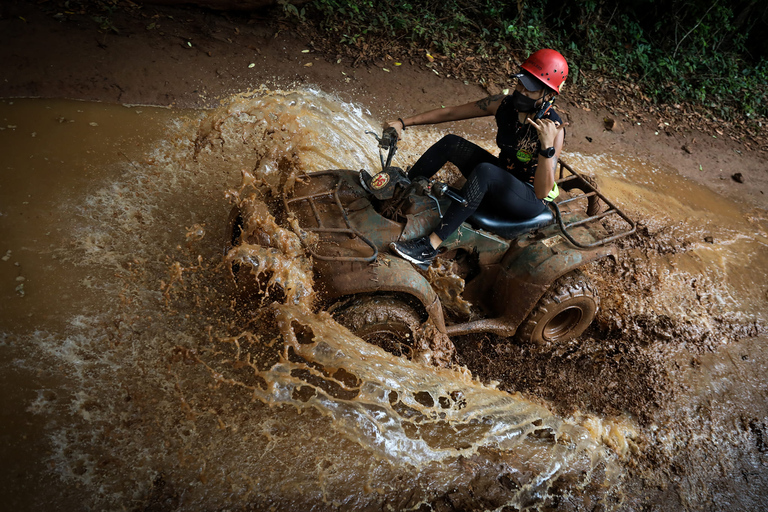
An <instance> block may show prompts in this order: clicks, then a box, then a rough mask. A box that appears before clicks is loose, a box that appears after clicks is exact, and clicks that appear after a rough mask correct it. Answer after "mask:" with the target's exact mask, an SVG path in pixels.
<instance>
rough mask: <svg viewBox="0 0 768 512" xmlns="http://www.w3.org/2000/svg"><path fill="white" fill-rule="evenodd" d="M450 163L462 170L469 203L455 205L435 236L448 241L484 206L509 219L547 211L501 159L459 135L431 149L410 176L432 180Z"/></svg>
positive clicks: (411, 177)
mask: <svg viewBox="0 0 768 512" xmlns="http://www.w3.org/2000/svg"><path fill="white" fill-rule="evenodd" d="M446 162H451V163H452V164H454V165H455V166H456V167H458V168H459V171H461V174H462V175H464V177H465V178H466V179H467V182H466V183H465V184H464V186H463V187H462V189H461V195H462V197H464V198H465V199H466V200H467V202H468V203H469V204H468V205H467V206H462V205H461V204H459V203H456V202H452V203H451V206H450V207H449V208H448V211H447V212H446V213H445V215H444V216H443V220H442V221H441V222H440V226H438V228H437V229H436V230H435V234H436V235H437V236H438V237H440V240H445V239H446V238H448V237H449V236H450V235H451V233H453V232H454V231H456V230H457V229H458V228H459V226H460V225H461V223H462V222H464V221H466V220H467V219H468V218H469V217H470V216H471V215H472V214H473V213H475V211H476V210H477V208H478V207H479V206H480V203H481V202H482V203H483V208H487V209H489V210H491V211H493V212H494V213H497V214H499V215H500V216H503V217H505V218H508V219H520V220H522V219H530V218H532V217H535V216H536V215H538V214H540V213H542V212H543V211H544V210H546V209H547V207H546V205H545V204H544V202H543V201H542V200H541V199H539V198H538V197H536V194H535V192H534V191H533V187H532V186H530V185H528V184H527V183H523V182H522V181H520V180H518V179H517V178H515V177H514V176H512V175H511V174H510V173H509V171H507V170H506V169H504V168H503V167H502V166H501V162H500V161H499V159H498V158H497V157H495V156H493V155H492V154H490V153H489V152H488V151H486V150H484V149H483V148H481V147H480V146H478V145H477V144H473V143H472V142H469V141H468V140H466V139H463V138H461V137H459V136H458V135H446V136H445V137H443V138H442V139H440V140H439V141H437V142H436V143H435V144H434V145H433V146H432V147H430V148H429V149H428V150H427V151H426V153H424V154H423V155H422V156H421V158H419V160H418V161H417V162H416V163H415V164H414V166H413V167H412V168H411V170H410V171H409V172H408V177H409V178H410V179H414V178H416V177H419V176H421V177H424V178H431V177H432V176H433V175H434V174H435V173H436V172H437V171H439V170H440V168H441V167H442V166H443V165H445V163H446Z"/></svg>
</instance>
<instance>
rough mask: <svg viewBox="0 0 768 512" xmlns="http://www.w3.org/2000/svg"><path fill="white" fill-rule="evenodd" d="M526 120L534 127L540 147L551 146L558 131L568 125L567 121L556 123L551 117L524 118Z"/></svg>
mask: <svg viewBox="0 0 768 512" xmlns="http://www.w3.org/2000/svg"><path fill="white" fill-rule="evenodd" d="M526 122H527V123H529V124H532V125H533V126H534V127H535V128H536V131H537V132H538V134H539V141H541V147H542V148H550V147H553V146H554V145H555V139H557V134H558V132H559V131H560V130H562V129H563V128H565V127H566V126H567V125H568V123H564V124H560V123H556V122H554V121H552V120H551V119H531V118H530V117H529V118H528V119H526Z"/></svg>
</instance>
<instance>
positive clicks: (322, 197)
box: [283, 171, 379, 263]
mask: <svg viewBox="0 0 768 512" xmlns="http://www.w3.org/2000/svg"><path fill="white" fill-rule="evenodd" d="M326 175H330V176H334V173H333V172H330V171H318V172H311V173H308V174H307V176H309V177H310V178H313V177H319V176H326ZM336 179H337V181H336V183H335V184H334V185H333V186H331V187H330V188H331V190H328V191H326V192H319V193H317V194H310V195H307V196H299V197H293V198H291V199H283V204H285V210H286V212H287V213H293V211H292V210H291V205H292V204H294V203H300V202H302V201H306V202H307V203H308V204H309V207H310V208H311V210H312V214H313V215H314V216H315V220H316V221H317V227H305V226H301V229H303V230H304V231H309V232H312V233H333V234H342V235H343V234H346V235H348V236H349V238H359V239H360V240H361V241H362V242H363V243H365V244H366V245H368V247H370V248H371V251H372V252H371V255H370V256H332V255H326V254H319V253H318V252H316V251H315V250H314V249H313V248H312V247H309V246H307V245H306V244H305V247H306V248H307V251H309V253H310V254H311V255H312V257H314V258H317V259H318V260H323V261H356V262H361V263H370V262H372V261H375V260H376V257H377V256H378V255H379V250H378V249H377V248H376V245H375V244H374V243H373V242H371V241H370V240H368V239H367V238H366V237H365V236H363V235H362V233H360V232H359V231H358V230H356V229H355V228H353V227H352V225H351V224H350V223H349V217H347V211H346V209H345V208H344V205H342V204H341V199H339V189H340V188H341V185H342V180H341V179H340V178H339V177H338V176H336ZM319 202H332V204H335V205H336V207H337V208H338V209H339V211H340V212H341V216H342V217H343V218H344V223H345V224H346V226H347V227H346V228H332V227H327V226H325V225H323V221H322V220H321V218H320V213H319V212H318V211H317V204H318V203H319Z"/></svg>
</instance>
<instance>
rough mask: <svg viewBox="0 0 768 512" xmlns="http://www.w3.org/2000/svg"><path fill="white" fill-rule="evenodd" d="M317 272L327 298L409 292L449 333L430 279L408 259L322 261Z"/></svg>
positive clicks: (318, 283)
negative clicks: (418, 270) (366, 262)
mask: <svg viewBox="0 0 768 512" xmlns="http://www.w3.org/2000/svg"><path fill="white" fill-rule="evenodd" d="M315 272H316V276H317V277H316V279H315V289H316V290H317V291H319V292H320V294H321V295H322V296H323V298H325V299H335V298H339V297H344V296H350V295H357V294H361V293H376V292H395V293H404V294H408V295H411V296H413V297H415V298H416V299H418V300H419V302H421V303H422V304H423V305H424V308H425V309H426V311H427V314H428V315H429V316H430V318H431V319H432V321H433V322H434V323H435V326H436V327H437V329H438V330H439V331H440V332H442V333H445V318H444V317H443V308H442V305H441V303H440V299H439V298H438V296H437V294H436V293H435V291H434V290H433V289H432V286H431V285H430V284H429V281H427V280H426V278H424V276H423V275H421V274H420V273H419V272H417V271H416V269H414V268H413V265H411V264H410V263H408V262H407V261H405V260H402V259H400V258H394V257H392V258H390V257H389V256H386V255H380V256H379V257H378V258H377V259H376V261H375V262H374V263H371V264H365V263H360V262H337V261H319V260H318V261H315Z"/></svg>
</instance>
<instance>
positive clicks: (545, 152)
mask: <svg viewBox="0 0 768 512" xmlns="http://www.w3.org/2000/svg"><path fill="white" fill-rule="evenodd" d="M539 154H540V155H541V156H543V157H544V158H552V157H553V156H555V148H554V146H552V147H548V148H542V149H540V150H539Z"/></svg>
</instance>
